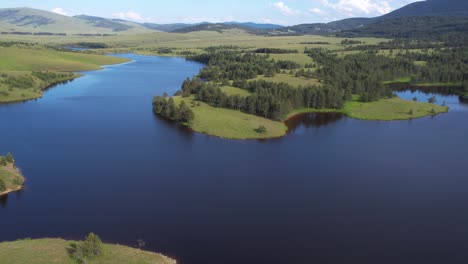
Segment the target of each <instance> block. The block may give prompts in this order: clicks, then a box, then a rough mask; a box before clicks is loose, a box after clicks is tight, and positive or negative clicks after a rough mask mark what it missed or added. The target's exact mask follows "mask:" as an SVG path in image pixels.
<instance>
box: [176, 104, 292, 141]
mask: <svg viewBox="0 0 468 264" xmlns="http://www.w3.org/2000/svg"><path fill="white" fill-rule="evenodd" d="M174 101H175V103H176V104H177V105H178V104H180V103H181V102H182V101H185V103H186V104H187V105H188V106H190V107H191V109H192V111H193V112H194V114H195V118H194V120H193V121H192V122H191V123H190V124H187V125H188V126H189V127H190V128H191V129H193V130H194V131H196V132H199V133H203V134H208V135H212V136H217V137H222V138H230V139H263V138H275V137H281V136H283V135H284V134H286V132H287V127H286V125H285V124H283V123H281V122H277V121H273V120H270V119H266V118H263V117H259V116H255V115H249V114H245V113H242V112H240V111H236V110H231V109H224V108H216V107H212V106H209V105H208V104H205V103H202V102H198V101H195V100H194V99H193V98H182V97H179V96H176V97H174ZM260 126H264V127H265V128H266V131H265V132H264V133H258V132H257V131H256V130H257V129H258V128H259V127H260Z"/></svg>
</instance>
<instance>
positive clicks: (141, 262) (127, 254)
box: [0, 239, 176, 264]
mask: <svg viewBox="0 0 468 264" xmlns="http://www.w3.org/2000/svg"><path fill="white" fill-rule="evenodd" d="M71 242H72V241H66V240H63V239H37V240H30V239H26V240H18V241H15V242H3V243H0V262H1V263H8V264H25V263H27V264H52V263H60V264H67V263H70V264H76V261H74V260H73V259H71V258H70V257H69V255H68V253H67V248H68V247H69V245H70V243H71ZM103 251H104V253H103V255H102V256H100V257H98V258H96V259H92V260H89V261H88V262H87V263H89V264H116V263H126V264H145V263H147V264H175V263H176V262H175V261H174V260H172V259H169V258H167V257H165V256H162V255H160V254H156V253H152V252H147V251H142V250H139V249H134V248H129V247H125V246H119V245H110V244H104V246H103Z"/></svg>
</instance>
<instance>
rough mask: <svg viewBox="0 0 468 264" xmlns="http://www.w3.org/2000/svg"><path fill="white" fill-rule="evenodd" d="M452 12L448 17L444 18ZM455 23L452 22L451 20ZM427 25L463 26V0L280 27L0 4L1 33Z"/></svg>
mask: <svg viewBox="0 0 468 264" xmlns="http://www.w3.org/2000/svg"><path fill="white" fill-rule="evenodd" d="M447 17H451V18H453V19H449V18H447ZM454 24H456V25H454ZM415 25H418V26H420V27H425V28H427V26H428V25H431V26H433V27H439V28H445V29H447V28H450V29H453V30H459V31H460V30H462V31H463V30H465V27H468V1H465V0H427V1H422V2H415V3H411V4H409V5H407V6H404V7H402V8H400V9H397V10H395V11H393V12H391V13H388V14H386V15H383V16H380V17H375V18H349V19H344V20H339V21H334V22H330V23H313V24H300V25H295V26H288V27H284V26H281V25H275V24H259V23H253V22H245V23H242V22H235V21H233V22H225V23H197V24H186V23H173V24H155V23H137V22H130V21H126V20H121V19H109V18H102V17H95V16H88V15H79V16H74V17H69V16H63V15H60V14H56V13H52V12H48V11H43V10H38V9H32V8H4V9H0V32H2V34H87V35H89V34H101V35H107V34H108V35H114V34H140V33H150V32H158V31H163V32H174V33H188V32H194V31H219V32H222V31H224V30H229V29H239V30H244V31H247V32H249V33H252V34H261V35H302V34H338V35H340V34H341V35H346V36H353V35H360V34H361V35H362V34H364V35H386V34H387V35H388V34H390V33H389V32H391V34H397V33H398V30H396V31H395V28H391V27H408V28H414V27H415Z"/></svg>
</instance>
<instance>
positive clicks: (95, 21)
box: [75, 15, 132, 32]
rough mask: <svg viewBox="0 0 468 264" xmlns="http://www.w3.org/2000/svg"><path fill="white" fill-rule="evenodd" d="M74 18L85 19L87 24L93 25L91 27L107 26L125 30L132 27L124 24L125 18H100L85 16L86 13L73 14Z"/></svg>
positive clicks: (112, 28)
mask: <svg viewBox="0 0 468 264" xmlns="http://www.w3.org/2000/svg"><path fill="white" fill-rule="evenodd" d="M75 18H78V19H81V20H84V21H86V23H87V24H89V25H91V26H93V27H98V28H107V29H111V30H112V31H116V32H118V31H125V30H129V29H131V28H132V27H131V26H129V25H126V21H125V20H115V21H114V20H112V19H107V18H102V17H95V16H86V15H79V16H75Z"/></svg>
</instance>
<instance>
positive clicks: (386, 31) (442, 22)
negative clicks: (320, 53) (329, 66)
mask: <svg viewBox="0 0 468 264" xmlns="http://www.w3.org/2000/svg"><path fill="white" fill-rule="evenodd" d="M467 34H468V16H467V17H446V16H411V17H399V18H391V19H382V20H378V21H377V22H374V23H370V24H367V25H364V26H362V27H358V28H354V29H351V30H345V31H342V32H339V33H337V35H338V36H340V37H385V38H418V39H429V38H430V39H434V38H438V37H444V36H449V35H452V36H454V35H460V36H461V35H467Z"/></svg>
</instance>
